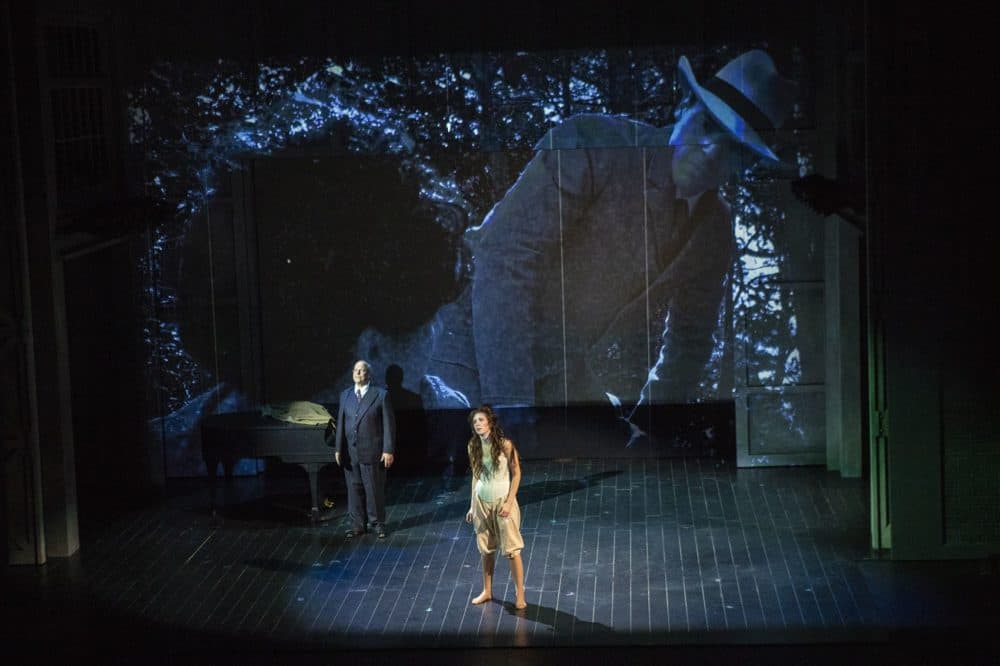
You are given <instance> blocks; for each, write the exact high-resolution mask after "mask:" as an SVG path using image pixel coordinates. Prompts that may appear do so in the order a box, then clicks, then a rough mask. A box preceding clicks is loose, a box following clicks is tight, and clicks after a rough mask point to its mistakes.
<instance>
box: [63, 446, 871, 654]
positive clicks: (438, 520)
mask: <svg viewBox="0 0 1000 666" xmlns="http://www.w3.org/2000/svg"><path fill="white" fill-rule="evenodd" d="M203 486H204V484H203V483H201V482H199V481H196V480H191V481H180V482H175V483H173V484H172V488H171V493H170V495H171V496H170V497H169V498H168V499H167V500H165V501H163V502H161V503H159V504H157V505H155V506H152V507H149V508H147V509H145V510H141V511H136V512H133V513H132V514H130V515H128V516H126V517H124V518H123V519H121V520H119V521H116V522H114V523H111V524H108V525H106V526H104V527H103V528H102V529H101V530H100V532H99V535H97V536H95V538H93V540H92V541H91V542H90V543H88V544H86V546H85V548H84V549H83V551H82V553H81V556H80V564H79V566H80V569H81V571H82V572H83V575H82V576H81V578H80V580H81V581H84V582H83V585H84V587H85V590H84V594H85V595H86V597H87V599H88V600H89V601H90V602H92V603H93V605H94V606H95V607H98V608H105V609H108V610H109V611H111V612H113V613H115V614H118V615H121V616H126V617H136V618H139V619H141V620H143V621H148V622H149V623H153V624H156V625H163V626H174V627H188V628H192V629H198V630H202V631H206V632H210V633H212V634H215V635H222V636H231V637H234V638H239V637H246V638H253V639H274V640H278V641H284V642H302V643H304V644H317V643H318V644H321V645H325V646H330V647H364V646H385V645H396V644H405V645H408V646H423V647H449V646H523V645H532V646H569V645H587V644H600V645H608V644H612V645H613V644H630V645H633V644H655V643H660V642H664V641H666V642H677V641H680V642H684V641H698V640H702V639H706V638H707V637H711V639H712V640H714V641H718V640H723V641H725V640H745V639H746V638H747V637H748V636H754V637H757V638H758V639H759V637H761V636H765V635H766V636H772V637H773V636H779V637H784V638H785V639H787V640H791V641H794V640H796V638H795V637H796V636H797V635H810V636H812V635H815V634H816V632H817V631H819V632H826V635H828V636H831V637H837V636H847V635H851V634H849V633H845V632H844V630H858V629H864V628H865V627H869V626H871V625H872V624H873V620H874V619H875V618H874V617H873V615H872V612H873V611H872V604H871V600H870V599H869V598H868V592H867V588H866V586H865V584H864V581H863V579H862V577H861V576H860V574H859V572H858V568H857V566H856V562H857V561H858V560H859V559H861V558H863V557H864V556H865V554H866V534H867V531H866V530H867V525H866V520H867V509H866V506H865V489H864V487H863V485H862V483H861V482H860V481H849V480H842V479H840V478H838V477H837V476H836V475H832V474H828V473H826V472H823V471H820V470H816V469H804V468H799V469H794V468H786V469H768V470H751V469H743V470H734V469H732V468H728V467H724V466H720V465H718V464H717V463H715V462H714V461H712V460H699V459H690V458H685V459H657V460H630V461H625V460H607V459H600V460H583V459H579V460H570V461H563V462H557V461H526V462H525V478H524V482H523V485H522V489H521V491H520V493H519V499H520V502H521V505H522V512H523V519H522V520H523V524H522V532H523V534H524V538H525V550H524V553H523V558H524V564H525V579H526V593H527V598H528V601H529V606H528V608H527V609H526V610H524V611H516V610H514V609H513V608H512V606H511V604H510V602H511V601H512V600H513V597H514V593H513V587H512V583H511V580H510V576H509V569H508V566H507V563H506V561H505V560H501V561H500V562H499V563H498V565H497V576H496V583H495V587H494V595H495V597H496V601H495V602H493V603H488V604H485V605H483V606H472V605H470V603H469V599H470V598H471V597H472V596H474V595H475V594H476V593H477V592H478V590H479V588H480V586H481V578H480V564H479V562H480V560H479V555H478V553H477V552H476V549H475V544H474V540H473V537H472V531H471V528H470V527H469V526H468V525H467V524H466V523H465V522H464V515H465V512H466V510H467V507H468V501H469V500H468V479H467V477H466V478H451V479H449V478H439V477H419V476H411V477H392V478H391V479H390V481H389V486H388V491H389V506H388V523H389V529H390V536H389V538H387V539H385V540H378V539H376V538H374V537H373V536H371V535H366V536H363V537H361V538H358V539H355V540H347V539H346V538H345V537H344V536H343V533H342V527H343V525H342V523H341V522H340V521H339V520H334V521H332V522H329V523H324V524H322V525H320V526H310V525H308V524H307V523H306V522H305V521H304V519H303V513H302V510H303V509H304V507H305V495H304V485H303V483H302V482H301V481H299V480H297V479H294V478H280V479H268V478H265V477H262V478H242V479H237V480H236V482H235V486H234V488H233V489H232V492H231V494H230V497H229V498H228V500H227V502H228V503H227V506H226V508H225V509H224V511H223V514H224V516H225V518H224V520H223V521H222V522H221V524H219V523H217V522H214V521H213V520H212V518H211V516H210V514H209V512H208V495H207V493H206V491H205V488H204V487H203ZM338 499H341V500H342V498H338ZM342 507H343V502H342V501H341V502H340V506H339V508H342ZM761 632H767V633H764V634H762V633H761Z"/></svg>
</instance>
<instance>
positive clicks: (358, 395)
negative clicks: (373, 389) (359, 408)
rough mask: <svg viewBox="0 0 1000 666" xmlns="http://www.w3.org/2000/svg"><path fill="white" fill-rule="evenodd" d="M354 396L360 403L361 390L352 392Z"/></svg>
mask: <svg viewBox="0 0 1000 666" xmlns="http://www.w3.org/2000/svg"><path fill="white" fill-rule="evenodd" d="M354 396H355V397H356V398H357V399H358V402H361V390H360V389H358V390H357V391H355V392H354Z"/></svg>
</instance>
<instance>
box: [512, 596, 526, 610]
mask: <svg viewBox="0 0 1000 666" xmlns="http://www.w3.org/2000/svg"><path fill="white" fill-rule="evenodd" d="M527 607H528V602H527V601H525V600H524V592H522V593H521V594H515V595H514V608H516V609H517V610H524V609H525V608H527Z"/></svg>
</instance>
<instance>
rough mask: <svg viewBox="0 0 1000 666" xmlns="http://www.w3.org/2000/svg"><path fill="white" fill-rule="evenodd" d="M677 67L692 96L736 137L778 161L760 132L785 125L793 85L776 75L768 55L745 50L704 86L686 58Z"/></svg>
mask: <svg viewBox="0 0 1000 666" xmlns="http://www.w3.org/2000/svg"><path fill="white" fill-rule="evenodd" d="M677 67H678V69H680V71H681V74H682V75H683V76H684V79H685V81H686V83H687V85H688V86H689V87H690V88H691V92H693V93H694V95H695V97H697V98H698V99H699V100H701V102H702V103H703V104H704V105H705V107H706V108H707V109H708V112H709V113H710V114H712V117H713V118H715V120H716V121H718V123H719V124H720V125H722V126H723V127H725V128H726V130H727V131H728V132H729V133H730V134H731V135H733V137H735V138H736V140H738V141H739V142H740V143H742V144H744V145H745V146H747V147H748V148H750V149H751V150H753V151H754V152H755V153H757V154H758V155H760V156H762V157H765V158H767V159H769V160H773V161H774V162H780V160H779V159H778V156H777V155H775V154H774V151H772V150H771V149H770V148H769V147H768V146H767V144H766V143H764V140H763V139H761V137H760V135H761V133H766V132H770V131H773V130H776V129H778V128H779V127H781V126H782V124H784V122H785V118H786V117H787V116H788V112H789V111H790V110H791V107H792V100H793V99H794V95H795V89H796V85H795V83H793V82H792V81H789V80H787V79H784V78H782V77H781V76H780V75H779V74H778V70H777V69H776V68H775V66H774V61H772V60H771V56H769V55H767V54H766V53H765V52H764V51H761V50H759V49H755V50H753V51H747V52H746V53H743V54H741V55H739V56H737V57H735V58H733V59H732V60H730V61H729V62H728V63H726V65H725V66H724V67H723V68H722V69H720V70H719V71H718V72H717V73H716V74H715V76H713V77H712V78H711V79H709V80H707V81H706V82H705V85H701V84H699V83H698V79H696V78H695V76H694V72H693V71H691V63H690V62H688V59H687V57H685V56H681V58H680V61H679V62H678V63H677Z"/></svg>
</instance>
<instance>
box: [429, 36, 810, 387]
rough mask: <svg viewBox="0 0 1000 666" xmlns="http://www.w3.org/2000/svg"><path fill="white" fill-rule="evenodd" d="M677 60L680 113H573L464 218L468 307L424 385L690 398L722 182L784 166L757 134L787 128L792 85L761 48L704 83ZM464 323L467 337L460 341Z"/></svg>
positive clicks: (703, 348) (709, 299) (442, 330)
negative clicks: (490, 203)
mask: <svg viewBox="0 0 1000 666" xmlns="http://www.w3.org/2000/svg"><path fill="white" fill-rule="evenodd" d="M678 70H679V73H680V80H681V84H682V86H683V87H684V88H685V90H686V97H685V99H684V100H683V101H682V103H681V104H680V105H679V107H678V109H677V110H676V114H675V117H676V119H677V120H676V123H675V124H674V125H672V126H668V127H664V128H658V127H654V126H651V125H648V124H644V123H641V122H636V121H632V120H629V119H626V118H621V117H613V116H608V115H599V114H586V115H579V116H574V117H571V118H569V119H567V120H566V121H565V122H563V123H562V124H560V125H558V126H557V127H555V128H553V129H551V130H550V131H549V132H548V133H546V134H545V136H544V137H543V138H542V139H541V140H540V141H539V142H538V143H537V144H536V147H535V148H536V152H535V155H534V157H533V158H532V159H531V160H530V162H529V163H528V164H527V166H526V167H525V169H524V170H523V172H522V173H521V175H520V177H519V178H518V180H517V181H516V182H515V184H514V185H513V186H512V187H511V188H510V189H509V190H508V192H507V193H506V194H505V196H504V197H503V198H502V199H501V200H500V201H499V202H498V203H497V204H496V205H495V206H494V208H493V209H492V210H491V211H490V213H489V214H488V215H487V216H486V218H485V219H484V221H483V223H482V224H481V225H479V226H478V227H474V228H473V229H470V231H469V232H468V236H469V242H470V246H471V247H472V250H473V254H474V265H473V276H472V285H471V290H470V292H469V294H468V296H469V298H470V303H469V306H470V308H471V317H469V321H468V322H456V321H455V320H454V319H449V318H447V317H439V320H438V321H437V322H436V325H437V329H436V334H435V335H434V336H433V344H432V350H431V355H430V356H431V358H432V360H434V361H445V362H444V363H432V364H431V366H430V367H428V376H427V377H426V378H425V380H426V381H425V387H428V386H429V387H430V388H431V389H432V390H431V391H430V392H432V393H436V396H435V397H436V398H437V399H439V400H440V401H446V400H447V399H448V396H449V395H453V394H449V392H448V389H455V390H457V391H459V392H461V393H462V394H463V395H466V397H468V398H469V399H470V400H472V401H473V402H478V401H483V402H486V403H491V404H493V405H495V406H503V405H561V404H564V403H569V404H593V403H605V404H606V403H607V400H608V396H609V395H611V396H615V398H618V399H620V400H621V401H622V402H623V403H632V404H635V403H650V402H651V403H669V402H685V401H688V400H691V399H692V398H694V397H695V394H696V391H697V388H698V384H699V381H700V378H701V376H702V373H703V370H704V368H705V366H706V363H707V362H708V360H709V357H710V355H711V353H712V350H713V348H714V340H713V333H714V332H715V331H716V329H717V324H718V321H719V313H720V306H721V304H722V302H723V296H724V288H725V283H726V275H727V271H728V270H729V267H730V265H731V262H732V258H733V256H732V254H733V248H734V241H733V235H732V226H731V220H732V214H731V212H730V209H729V207H728V205H727V204H726V203H725V202H724V201H723V199H722V198H721V197H720V195H719V191H718V188H719V186H720V185H722V184H723V183H724V182H726V180H727V179H729V178H730V177H732V176H733V175H734V174H737V173H739V172H741V170H743V169H745V168H747V167H749V166H751V165H752V164H754V163H756V162H759V161H764V162H768V163H774V164H777V163H778V162H779V160H778V157H777V156H776V155H775V153H774V152H773V151H772V149H771V148H770V147H768V145H767V144H766V143H765V140H764V138H763V137H764V136H767V133H768V132H769V131H771V130H774V129H776V128H778V127H780V126H781V125H782V124H783V122H784V120H785V118H786V116H787V115H788V112H789V111H790V109H791V106H792V101H793V95H794V91H795V86H794V84H793V83H792V82H790V81H788V80H786V79H784V78H783V77H781V76H780V75H779V73H778V72H777V70H776V68H775V65H774V63H773V61H772V59H771V58H770V57H769V56H768V55H767V54H766V53H765V52H763V51H760V50H752V51H748V52H746V53H743V54H741V55H740V56H738V57H736V58H734V59H733V60H731V61H730V62H728V63H727V64H726V65H725V66H724V67H722V68H721V69H720V70H719V71H718V72H717V73H716V74H715V76H713V77H711V78H709V79H708V80H706V81H704V82H703V83H702V82H699V80H698V78H697V77H696V76H695V74H694V72H693V71H692V68H691V65H690V63H689V61H688V59H687V58H686V57H683V56H682V57H681V58H680V61H679V63H678ZM461 310H462V309H461V308H455V311H456V312H458V311H461ZM444 312H446V310H445V309H443V310H442V313H444ZM439 314H440V313H439ZM463 328H467V329H468V330H469V331H471V337H472V338H473V340H474V343H473V344H470V345H462V344H461V340H462V339H463V335H462V334H461V329H463ZM460 347H462V348H465V349H468V348H471V349H472V350H474V358H473V357H471V353H472V352H469V354H470V356H469V357H466V358H464V359H463V358H461V354H460V350H459V348H460ZM473 371H475V372H477V373H478V377H477V378H473V376H472V373H473ZM476 380H478V381H476ZM467 392H471V393H472V395H467ZM439 404H440V402H439Z"/></svg>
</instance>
